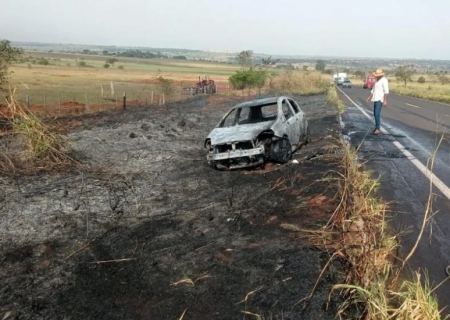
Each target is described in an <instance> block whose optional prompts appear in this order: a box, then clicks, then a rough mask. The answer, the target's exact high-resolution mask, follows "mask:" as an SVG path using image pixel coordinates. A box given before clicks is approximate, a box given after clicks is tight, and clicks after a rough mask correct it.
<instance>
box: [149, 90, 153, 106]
mask: <svg viewBox="0 0 450 320" xmlns="http://www.w3.org/2000/svg"><path fill="white" fill-rule="evenodd" d="M150 104H153V91H152V98H151V100H150Z"/></svg>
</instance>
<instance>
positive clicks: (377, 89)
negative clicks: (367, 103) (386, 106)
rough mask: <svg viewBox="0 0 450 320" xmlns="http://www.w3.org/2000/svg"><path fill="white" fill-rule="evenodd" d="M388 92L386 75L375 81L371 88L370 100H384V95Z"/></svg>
mask: <svg viewBox="0 0 450 320" xmlns="http://www.w3.org/2000/svg"><path fill="white" fill-rule="evenodd" d="M388 93H389V84H388V80H387V79H386V77H381V78H380V80H378V81H377V82H375V85H374V86H373V88H372V102H374V101H381V102H384V95H385V94H388Z"/></svg>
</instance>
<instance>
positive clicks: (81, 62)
mask: <svg viewBox="0 0 450 320" xmlns="http://www.w3.org/2000/svg"><path fill="white" fill-rule="evenodd" d="M78 66H79V67H86V61H84V60H81V61H79V62H78Z"/></svg>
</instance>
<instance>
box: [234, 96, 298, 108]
mask: <svg viewBox="0 0 450 320" xmlns="http://www.w3.org/2000/svg"><path fill="white" fill-rule="evenodd" d="M279 99H291V98H289V97H285V96H278V97H270V98H264V99H256V100H251V101H246V102H242V103H239V104H237V105H235V106H234V107H233V109H241V108H247V107H256V106H262V105H265V104H274V103H277V102H278V100H279Z"/></svg>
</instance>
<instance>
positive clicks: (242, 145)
mask: <svg viewBox="0 0 450 320" xmlns="http://www.w3.org/2000/svg"><path fill="white" fill-rule="evenodd" d="M234 145H235V149H236V150H248V149H253V143H252V142H251V141H240V142H236V143H234ZM216 148H217V152H218V153H222V152H227V151H231V150H233V145H232V144H231V143H230V144H220V145H217V146H216Z"/></svg>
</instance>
